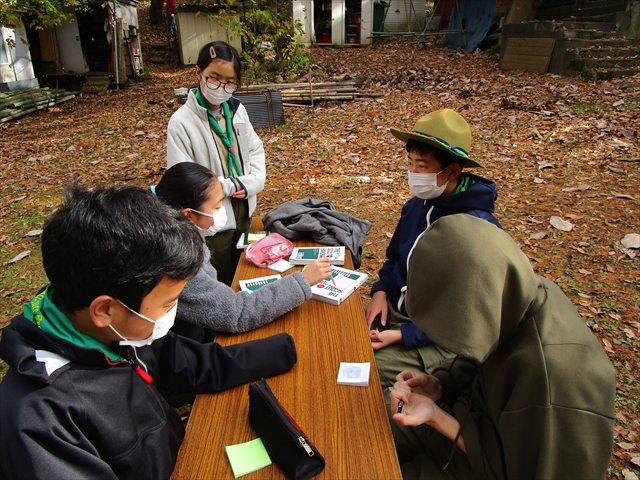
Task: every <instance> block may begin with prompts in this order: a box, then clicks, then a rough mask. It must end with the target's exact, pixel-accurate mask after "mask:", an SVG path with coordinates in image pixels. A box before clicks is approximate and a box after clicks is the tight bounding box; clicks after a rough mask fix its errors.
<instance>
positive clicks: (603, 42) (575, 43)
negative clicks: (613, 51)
mask: <svg viewBox="0 0 640 480" xmlns="http://www.w3.org/2000/svg"><path fill="white" fill-rule="evenodd" d="M565 41H566V44H567V48H568V49H574V48H593V47H608V48H612V47H626V46H631V45H635V44H636V41H635V40H634V39H632V38H608V39H589V38H569V39H566V40H565Z"/></svg>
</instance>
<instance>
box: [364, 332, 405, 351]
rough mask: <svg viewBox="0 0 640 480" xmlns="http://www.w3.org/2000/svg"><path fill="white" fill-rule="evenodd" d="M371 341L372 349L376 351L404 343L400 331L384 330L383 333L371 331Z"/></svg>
mask: <svg viewBox="0 0 640 480" xmlns="http://www.w3.org/2000/svg"><path fill="white" fill-rule="evenodd" d="M369 339H370V340H371V347H372V348H373V350H374V351H376V350H380V349H381V348H384V347H388V346H389V345H393V344H394V343H400V342H401V341H402V332H401V331H400V330H383V331H382V332H379V331H377V330H369Z"/></svg>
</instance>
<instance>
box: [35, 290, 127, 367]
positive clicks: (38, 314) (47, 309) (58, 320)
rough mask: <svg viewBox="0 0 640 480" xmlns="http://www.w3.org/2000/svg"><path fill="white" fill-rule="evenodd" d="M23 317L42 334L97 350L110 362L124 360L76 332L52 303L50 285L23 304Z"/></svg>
mask: <svg viewBox="0 0 640 480" xmlns="http://www.w3.org/2000/svg"><path fill="white" fill-rule="evenodd" d="M24 316H25V317H26V318H27V319H28V320H31V321H32V322H33V323H35V324H36V326H37V327H38V328H39V329H40V330H42V331H43V332H47V333H50V334H51V335H55V336H56V337H59V338H62V339H63V340H66V341H67V342H71V343H73V344H74V345H77V346H79V347H83V348H97V349H98V350H100V351H101V352H102V353H104V354H105V355H106V356H107V357H108V358H109V360H111V361H112V362H121V361H124V360H125V359H124V358H123V357H121V356H120V355H118V354H117V353H116V352H114V351H113V350H111V349H110V348H109V347H108V346H107V345H105V344H104V343H102V342H100V341H99V340H96V339H95V338H93V337H90V336H89V335H85V334H84V333H81V332H79V331H78V330H76V327H74V326H73V324H72V323H71V320H69V319H68V318H67V316H66V315H65V314H64V313H62V312H61V311H60V309H59V308H58V307H57V306H56V304H55V303H53V289H52V288H51V285H49V286H47V288H46V289H44V290H43V291H42V292H40V293H39V294H38V295H36V296H35V297H34V299H33V300H31V302H29V303H25V304H24Z"/></svg>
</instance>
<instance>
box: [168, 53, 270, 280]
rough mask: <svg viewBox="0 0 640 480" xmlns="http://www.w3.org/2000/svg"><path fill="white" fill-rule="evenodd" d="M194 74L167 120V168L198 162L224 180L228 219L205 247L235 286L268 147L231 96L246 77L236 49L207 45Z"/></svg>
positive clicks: (223, 190)
mask: <svg viewBox="0 0 640 480" xmlns="http://www.w3.org/2000/svg"><path fill="white" fill-rule="evenodd" d="M195 73H196V77H197V79H198V86H197V87H196V88H194V89H192V90H191V91H190V92H189V96H188V98H187V102H186V103H185V104H184V105H183V106H182V107H180V108H179V109H178V110H177V111H176V112H175V113H174V114H173V115H172V116H171V120H169V126H168V128H167V166H168V167H171V166H173V165H176V164H178V163H181V162H193V163H197V164H199V165H203V166H205V167H206V168H208V169H209V170H210V171H211V172H213V175H215V176H216V177H217V178H218V180H219V181H220V185H221V187H222V203H223V207H224V210H225V212H226V216H227V221H226V223H225V224H224V225H222V226H220V228H221V232H220V233H218V235H216V236H212V237H209V238H207V245H208V246H209V250H210V251H211V264H212V265H213V266H214V267H215V268H216V270H217V271H218V275H219V279H220V281H222V282H224V283H226V284H227V285H231V281H232V279H233V275H234V273H235V270H236V266H237V264H238V260H239V259H240V251H239V250H237V249H236V248H235V245H236V243H237V241H238V239H239V238H240V236H241V235H242V234H243V233H244V232H247V231H248V230H249V227H250V225H251V215H252V214H253V212H254V210H255V208H256V203H257V202H256V195H257V194H258V193H259V192H261V191H262V190H263V188H264V182H265V156H264V148H263V145H262V140H260V138H259V137H258V135H257V134H256V132H255V130H254V129H253V126H252V125H251V121H250V120H249V116H248V115H247V111H246V109H245V108H244V106H243V105H242V104H241V103H240V102H239V101H238V100H237V99H235V98H233V97H232V95H233V93H234V92H235V91H236V90H237V88H238V86H239V85H240V81H241V79H242V70H241V65H240V56H239V55H238V52H237V51H236V49H235V48H233V47H232V46H231V45H229V44H227V43H225V42H221V41H216V42H212V43H209V44H207V45H205V46H204V47H203V48H202V50H201V51H200V55H199V56H198V62H197V64H196V71H195Z"/></svg>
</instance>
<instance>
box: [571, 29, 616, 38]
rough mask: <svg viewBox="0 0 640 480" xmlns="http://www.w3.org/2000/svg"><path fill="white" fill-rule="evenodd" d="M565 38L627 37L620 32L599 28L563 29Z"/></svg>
mask: <svg viewBox="0 0 640 480" xmlns="http://www.w3.org/2000/svg"><path fill="white" fill-rule="evenodd" d="M562 36H563V37H564V38H580V39H615V38H625V37H624V35H623V34H622V33H620V32H601V31H599V30H563V31H562Z"/></svg>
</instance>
